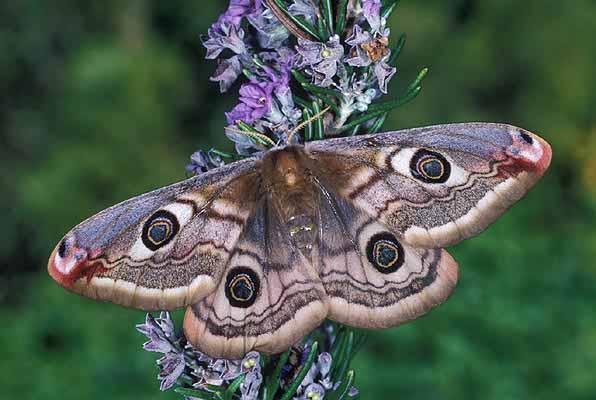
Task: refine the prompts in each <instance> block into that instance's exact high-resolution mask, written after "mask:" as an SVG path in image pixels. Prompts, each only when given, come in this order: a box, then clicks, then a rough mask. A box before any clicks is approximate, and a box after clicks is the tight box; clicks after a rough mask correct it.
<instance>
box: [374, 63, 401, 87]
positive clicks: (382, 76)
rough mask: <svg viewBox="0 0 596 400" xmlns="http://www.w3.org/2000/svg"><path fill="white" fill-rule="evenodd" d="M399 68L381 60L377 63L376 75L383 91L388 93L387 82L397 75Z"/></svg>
mask: <svg viewBox="0 0 596 400" xmlns="http://www.w3.org/2000/svg"><path fill="white" fill-rule="evenodd" d="M396 71H397V69H396V68H395V67H392V66H390V65H389V64H387V63H386V62H385V61H381V62H379V63H377V64H376V65H375V76H376V77H377V81H378V83H379V90H380V91H381V92H383V93H387V84H388V83H389V81H390V80H391V78H392V77H393V75H395V72H396Z"/></svg>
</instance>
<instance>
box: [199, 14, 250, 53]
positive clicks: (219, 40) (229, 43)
mask: <svg viewBox="0 0 596 400" xmlns="http://www.w3.org/2000/svg"><path fill="white" fill-rule="evenodd" d="M208 35H209V39H207V40H206V41H204V42H203V46H205V48H206V49H207V55H206V56H205V58H207V59H211V60H213V59H216V58H217V57H219V55H220V54H221V52H222V51H224V50H225V49H230V50H231V51H233V52H234V53H236V54H244V53H246V51H247V48H246V45H245V44H244V30H243V29H242V28H239V27H237V26H235V25H233V24H231V23H227V22H224V23H221V24H218V25H217V26H216V25H214V26H212V27H211V28H209V31H208Z"/></svg>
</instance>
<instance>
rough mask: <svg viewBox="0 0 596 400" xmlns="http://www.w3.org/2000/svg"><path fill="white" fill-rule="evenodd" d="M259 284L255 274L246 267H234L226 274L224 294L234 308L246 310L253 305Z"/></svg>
mask: <svg viewBox="0 0 596 400" xmlns="http://www.w3.org/2000/svg"><path fill="white" fill-rule="evenodd" d="M260 288H261V282H260V280H259V277H258V276H257V274H256V273H255V272H254V271H253V270H252V269H250V268H247V267H236V268H234V269H232V270H231V271H230V272H228V276H227V277H226V287H225V293H226V297H227V298H228V301H229V302H230V304H231V305H232V306H234V307H241V308H247V307H250V306H252V305H253V304H254V302H255V301H256V300H257V296H258V295H259V289H260Z"/></svg>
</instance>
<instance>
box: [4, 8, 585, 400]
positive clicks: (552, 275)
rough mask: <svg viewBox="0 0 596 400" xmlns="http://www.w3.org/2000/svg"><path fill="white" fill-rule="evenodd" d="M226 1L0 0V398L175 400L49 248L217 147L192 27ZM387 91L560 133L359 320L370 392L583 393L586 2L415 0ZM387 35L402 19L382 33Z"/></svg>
mask: <svg viewBox="0 0 596 400" xmlns="http://www.w3.org/2000/svg"><path fill="white" fill-rule="evenodd" d="M224 7H225V4H224V2H223V1H216V0H186V1H183V0H171V1H158V0H155V1H140V0H130V1H116V0H111V1H102V2H83V1H74V0H55V1H52V2H49V1H45V2H44V1H34V0H21V1H18V2H17V1H14V2H2V4H1V5H0V20H1V21H2V22H1V23H0V99H1V102H0V131H1V136H0V152H1V153H0V154H1V155H0V160H1V161H0V162H1V164H0V185H1V192H0V193H1V196H0V209H1V210H2V215H1V221H2V229H1V230H0V232H1V233H0V235H1V237H2V240H0V263H1V265H0V323H1V325H2V326H1V328H0V398H2V399H64V400H68V399H81V398H83V399H131V398H144V399H174V398H177V396H176V395H175V394H174V393H173V392H166V393H161V392H159V391H158V382H157V380H156V379H155V376H156V374H157V369H156V367H155V364H154V360H155V356H154V355H153V354H150V353H147V352H145V351H143V350H141V344H142V343H143V341H144V340H143V339H144V337H143V336H142V335H140V334H139V333H137V332H136V331H135V329H134V325H135V324H136V323H140V322H141V321H142V320H143V318H144V313H142V312H140V311H133V310H125V309H122V308H119V307H117V306H114V305H108V304H99V303H96V302H93V301H91V300H87V299H84V298H80V297H78V296H76V295H72V294H70V293H67V292H66V291H64V290H62V289H61V288H59V287H58V286H57V285H56V284H54V283H53V281H51V279H50V278H49V277H48V276H47V274H46V262H47V257H48V255H49V253H50V251H51V250H52V248H53V247H54V245H55V244H56V243H57V242H58V240H59V239H60V238H61V237H62V235H63V234H64V233H65V232H66V231H67V230H69V229H70V228H71V227H72V226H74V225H75V224H76V223H78V222H79V221H81V220H82V219H84V218H86V217H88V216H89V215H91V214H94V213H95V212H97V211H99V210H101V209H103V208H105V207H107V206H110V205H112V204H114V203H116V202H119V201H121V200H124V199H126V198H129V197H131V196H133V195H136V194H140V193H142V192H146V191H148V190H150V189H154V188H157V187H159V186H162V185H165V184H168V183H171V182H174V181H177V180H180V179H183V178H184V176H185V173H184V165H185V164H186V162H187V161H188V157H189V156H190V154H191V153H192V152H193V151H194V150H196V149H198V148H203V149H208V148H209V147H210V146H212V145H217V146H218V147H220V148H222V149H231V148H232V146H230V144H229V143H228V142H226V140H225V137H224V135H223V130H222V127H223V124H224V116H223V112H224V111H226V110H229V109H230V108H231V107H232V106H233V104H234V103H235V94H234V93H235V92H234V91H232V92H231V93H230V94H226V95H220V94H219V93H218V88H217V86H216V85H215V84H213V83H211V82H209V80H208V77H209V76H210V75H211V73H212V72H213V71H214V69H215V63H214V62H209V61H205V60H204V59H203V57H204V54H205V53H204V49H203V48H202V46H201V45H200V41H199V35H200V34H204V33H205V32H206V31H207V28H208V26H209V24H210V23H211V22H212V21H214V20H215V18H216V17H217V15H218V14H219V13H220V12H221V11H222V10H223V9H224ZM390 26H391V27H392V29H393V31H394V33H398V32H406V33H407V34H408V38H409V40H408V44H407V45H406V51H405V53H404V54H403V55H402V58H401V63H400V65H399V66H398V67H399V70H398V75H397V76H396V78H394V81H393V82H392V90H391V91H390V92H392V93H394V94H395V93H398V90H399V88H400V87H402V86H403V85H404V84H405V83H406V82H408V81H409V80H411V79H412V78H413V76H414V75H415V73H416V71H417V70H418V69H419V68H420V67H421V66H429V67H430V68H431V72H430V75H429V77H428V78H427V80H426V81H425V84H424V89H423V91H422V94H421V95H420V96H419V97H418V98H417V99H416V100H415V101H414V102H413V103H411V104H409V105H407V106H405V107H402V108H401V109H398V110H397V111H396V112H394V113H393V114H392V115H391V116H390V118H389V119H388V121H387V123H386V125H385V128H386V129H398V128H406V127H412V126H418V125H430V124H437V123H445V122H460V121H476V120H478V121H498V122H509V123H512V124H515V125H519V126H522V127H525V128H527V129H529V130H532V131H534V132H537V133H539V134H541V135H542V136H543V137H545V138H546V139H547V140H548V141H549V142H550V143H551V144H552V146H553V152H554V158H553V163H552V166H551V169H550V171H549V172H548V174H547V175H546V176H545V178H544V179H543V181H542V182H541V183H540V184H539V185H538V186H537V187H536V188H535V190H533V191H532V192H531V193H530V194H529V195H528V196H527V197H526V198H525V199H524V200H523V201H522V202H521V203H520V204H518V205H516V206H515V207H514V208H513V209H512V210H511V211H510V212H509V213H507V214H506V215H505V216H504V217H503V218H501V219H500V220H499V221H498V222H497V223H496V224H494V225H493V226H491V227H490V228H489V229H488V230H487V231H486V232H485V233H483V234H482V235H480V236H479V237H477V238H474V239H471V240H468V241H466V242H465V243H463V244H461V245H459V246H457V247H455V248H453V249H451V252H452V254H453V255H454V256H455V258H456V259H457V260H458V261H459V262H460V265H461V272H462V276H461V281H460V284H459V287H458V289H457V290H456V291H455V294H454V296H453V297H452V298H451V299H450V300H449V301H448V302H447V303H446V304H445V305H443V306H441V307H439V308H438V309H437V310H435V311H434V312H432V313H431V314H430V315H428V316H427V317H425V318H422V319H419V320H417V321H415V322H413V323H410V324H408V325H405V326H402V327H400V328H396V329H390V330H386V331H376V332H372V333H371V335H370V340H369V341H368V343H367V345H366V347H365V349H364V350H363V351H362V352H361V353H360V354H359V355H358V357H357V358H356V360H355V363H354V367H355V368H356V371H357V386H358V387H359V388H360V390H361V393H362V394H363V396H362V397H363V398H364V399H381V398H404V399H412V398H413V399H479V398H481V399H495V400H496V399H499V400H502V399H538V398H539V399H542V400H547V399H594V398H596V313H595V312H594V305H595V304H596V263H595V262H594V260H595V256H596V251H595V250H596V229H595V226H594V221H595V218H594V215H595V212H596V156H595V153H596V112H595V109H596V78H595V73H596V40H595V39H596V2H594V1H590V0H575V1H569V2H560V1H554V0H547V1H544V0H541V1H538V0H530V1H525V2H520V1H512V0H482V1H480V0H449V1H445V0H433V1H422V0H418V1H415V0H408V1H403V2H402V3H401V4H400V5H399V8H398V10H397V12H396V13H394V15H393V16H392V20H391V21H390ZM394 38H395V36H394Z"/></svg>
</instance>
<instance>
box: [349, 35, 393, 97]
mask: <svg viewBox="0 0 596 400" xmlns="http://www.w3.org/2000/svg"><path fill="white" fill-rule="evenodd" d="M388 35H389V31H388V30H386V32H384V33H383V34H382V33H379V32H377V33H375V34H374V35H371V33H370V32H367V31H363V30H362V28H361V27H360V26H358V25H355V26H354V31H353V33H352V36H350V37H349V38H348V40H346V43H347V44H349V45H350V46H352V48H351V50H350V53H349V54H350V55H349V57H348V58H347V59H346V62H347V63H348V64H349V65H352V66H355V67H368V66H369V65H371V64H373V63H374V74H375V76H376V79H377V82H378V86H379V89H380V90H381V92H383V93H387V84H388V83H389V80H390V79H391V78H392V77H393V75H394V74H395V72H396V69H395V68H394V67H391V66H390V65H388V64H387V62H386V60H387V59H388V58H389V56H390V54H391V51H390V50H389V49H388V48H387V44H388V43H389V39H388Z"/></svg>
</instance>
